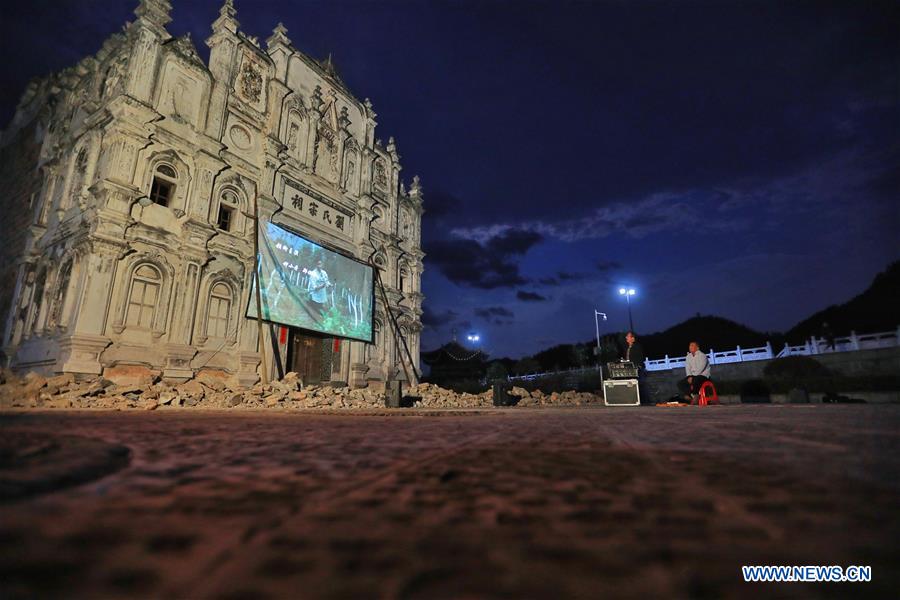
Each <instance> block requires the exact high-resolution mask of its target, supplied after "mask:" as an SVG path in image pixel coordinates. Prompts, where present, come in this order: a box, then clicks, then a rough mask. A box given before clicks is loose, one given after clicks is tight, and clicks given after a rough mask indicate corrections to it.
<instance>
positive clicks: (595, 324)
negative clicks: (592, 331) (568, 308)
mask: <svg viewBox="0 0 900 600" xmlns="http://www.w3.org/2000/svg"><path fill="white" fill-rule="evenodd" d="M597 317H603V320H604V321H605V320H606V313H604V312H600V311H599V310H597V309H596V308H595V309H594V326H595V327H596V328H597V356H600V320H599V319H598V318H597Z"/></svg>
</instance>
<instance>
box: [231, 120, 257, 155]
mask: <svg viewBox="0 0 900 600" xmlns="http://www.w3.org/2000/svg"><path fill="white" fill-rule="evenodd" d="M228 137H230V138H231V141H232V143H233V144H234V145H235V146H237V147H238V148H240V149H241V150H247V149H248V148H250V146H252V145H253V138H251V137H250V132H249V131H247V129H246V128H244V127H242V126H241V125H232V126H231V127H230V128H229V129H228Z"/></svg>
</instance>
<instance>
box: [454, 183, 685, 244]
mask: <svg viewBox="0 0 900 600" xmlns="http://www.w3.org/2000/svg"><path fill="white" fill-rule="evenodd" d="M695 195H696V193H695V192H687V193H684V194H676V193H671V192H659V193H654V194H650V195H648V196H646V197H644V198H640V199H638V200H634V201H621V202H615V203H611V204H609V205H607V206H603V207H600V208H596V209H594V211H593V212H591V213H589V214H587V215H585V216H583V217H581V218H577V219H565V220H561V221H544V220H536V221H527V222H524V223H520V224H515V225H513V224H508V223H501V224H494V225H488V226H482V227H470V228H465V227H458V228H455V229H453V230H452V232H451V233H453V235H455V236H457V237H459V238H462V239H466V240H474V241H477V242H478V243H479V244H490V243H492V242H493V240H495V239H497V238H500V237H507V236H510V235H511V234H513V233H525V232H532V233H536V234H539V235H540V236H541V237H546V238H554V239H558V240H561V241H564V242H577V241H580V240H587V239H599V238H605V237H608V236H610V235H612V234H614V233H622V234H625V235H628V236H630V237H633V238H637V239H640V238H644V237H646V236H648V235H650V234H653V233H658V232H660V231H665V230H670V229H685V228H689V227H690V226H691V225H692V224H693V223H696V222H697V219H698V218H699V213H698V211H697V210H696V208H695V205H696V198H694V196H695Z"/></svg>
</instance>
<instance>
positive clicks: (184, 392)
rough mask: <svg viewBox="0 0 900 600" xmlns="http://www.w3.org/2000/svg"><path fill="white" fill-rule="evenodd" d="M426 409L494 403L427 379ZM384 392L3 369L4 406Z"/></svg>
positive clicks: (326, 403)
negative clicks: (16, 372)
mask: <svg viewBox="0 0 900 600" xmlns="http://www.w3.org/2000/svg"><path fill="white" fill-rule="evenodd" d="M509 394H510V396H515V397H516V398H518V402H517V406H525V407H532V406H576V405H583V404H596V403H602V401H603V398H602V397H601V396H596V395H594V394H588V393H579V392H572V391H569V392H561V393H557V392H554V393H552V394H544V393H543V392H541V391H539V390H536V391H533V392H529V391H528V390H526V389H524V388H521V387H513V388H512V389H511V390H510V392H509ZM406 395H407V396H412V397H414V398H416V400H415V402H414V404H413V406H415V407H422V408H487V407H491V406H493V402H494V394H493V390H491V389H489V390H487V391H485V392H482V393H480V394H472V393H465V392H464V393H458V392H454V391H453V390H448V389H445V388H442V387H440V386H437V385H434V384H432V383H420V384H418V385H414V386H412V387H410V388H409V389H408V390H406ZM384 406H385V394H384V392H381V391H375V390H372V389H367V388H363V389H350V388H347V387H332V386H329V385H321V386H319V385H308V386H304V385H303V382H302V381H301V379H300V377H299V376H298V375H297V374H296V373H288V374H287V375H285V376H284V378H283V379H281V380H280V381H273V382H271V383H266V384H262V383H260V384H256V385H254V386H253V387H250V388H239V387H235V386H233V385H232V384H231V383H230V382H229V380H228V379H226V378H224V377H221V376H217V375H214V374H210V373H206V372H201V373H199V374H197V375H196V376H195V377H194V378H193V379H191V380H189V381H185V382H180V383H175V382H169V381H163V380H162V379H160V376H159V374H158V373H152V374H150V375H144V376H142V377H136V378H131V379H127V378H126V379H123V378H120V379H118V380H117V381H112V380H110V379H106V378H103V377H95V378H90V379H86V380H85V379H76V378H75V376H74V375H72V374H71V373H66V374H63V375H57V376H54V377H44V376H41V375H38V374H37V373H28V374H27V375H25V376H24V377H21V378H20V377H17V376H16V375H14V374H13V373H12V372H10V371H3V372H2V373H0V408H96V409H108V410H109V409H112V410H120V409H144V410H156V409H165V408H178V407H190V408H201V409H202V408H207V409H241V408H250V409H253V408H267V409H366V408H383V407H384Z"/></svg>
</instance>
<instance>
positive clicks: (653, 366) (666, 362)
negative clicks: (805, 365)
mask: <svg viewBox="0 0 900 600" xmlns="http://www.w3.org/2000/svg"><path fill="white" fill-rule="evenodd" d="M898 345H900V327H897V329H895V330H894V331H882V332H879V333H868V334H863V335H857V333H856V332H855V331H851V332H850V335H849V336H846V337H839V338H835V339H834V347H833V348H832V347H831V344H829V343H828V342H827V341H826V340H825V339H824V338H817V337H815V336H813V337H811V338H809V339H808V340H807V341H806V343H804V344H801V345H799V346H790V345H788V344H785V345H784V348H782V349H781V351H780V352H778V353H774V352H773V350H772V344H771V343H768V342H767V343H766V345H765V346H760V347H758V348H741V347H740V346H738V347H737V348H735V349H734V350H726V351H724V352H716V351H715V350H712V349H710V351H709V352H707V353H706V355H707V356H708V357H709V364H711V365H721V364H725V363H736V362H746V361H751V360H767V359H770V358H781V357H783V356H812V355H815V354H831V353H833V352H852V351H855V350H872V349H875V348H891V347H893V346H898ZM684 361H685V357H684V356H679V357H676V358H669V355H668V354H667V355H666V356H665V357H664V358H660V359H657V360H650V359H646V360H644V367H645V368H646V369H647V370H648V371H666V370H668V369H678V368H681V369H683V368H684Z"/></svg>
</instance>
